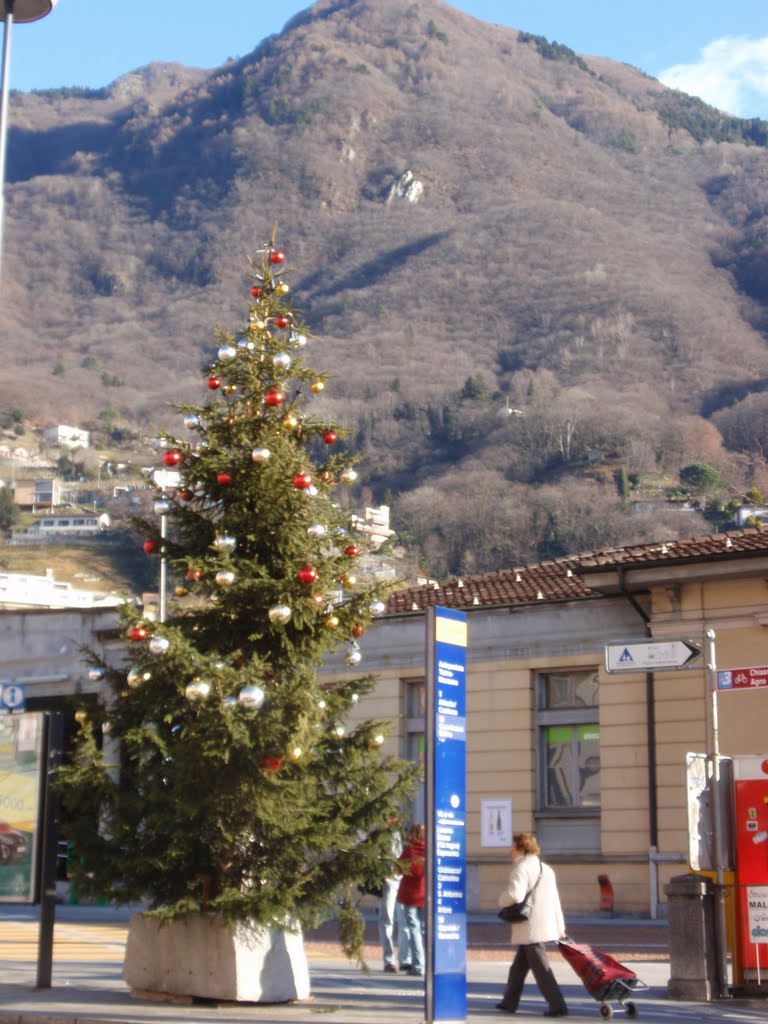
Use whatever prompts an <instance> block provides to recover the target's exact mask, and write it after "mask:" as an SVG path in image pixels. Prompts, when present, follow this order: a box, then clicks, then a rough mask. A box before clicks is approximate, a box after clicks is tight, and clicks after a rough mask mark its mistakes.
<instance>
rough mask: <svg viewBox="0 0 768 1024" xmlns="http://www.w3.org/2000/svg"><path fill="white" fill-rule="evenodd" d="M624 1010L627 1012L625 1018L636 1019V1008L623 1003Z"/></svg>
mask: <svg viewBox="0 0 768 1024" xmlns="http://www.w3.org/2000/svg"><path fill="white" fill-rule="evenodd" d="M624 1009H625V1010H626V1011H627V1016H628V1017H636V1016H637V1007H636V1006H635V1004H634V1003H624Z"/></svg>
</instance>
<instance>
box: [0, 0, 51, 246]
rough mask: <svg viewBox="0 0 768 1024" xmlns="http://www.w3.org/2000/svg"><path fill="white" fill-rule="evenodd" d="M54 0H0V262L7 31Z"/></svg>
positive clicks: (37, 16) (36, 18)
mask: <svg viewBox="0 0 768 1024" xmlns="http://www.w3.org/2000/svg"><path fill="white" fill-rule="evenodd" d="M57 2H58V0H0V21H2V22H3V65H2V72H0V265H2V255H3V222H4V220H5V150H6V143H7V139H8V81H9V79H10V73H11V30H12V29H13V23H14V22H19V23H21V24H23V23H24V22H27V21H39V20H40V18H44V17H45V16H46V14H50V13H51V11H52V10H53V8H54V7H55V6H56V3H57Z"/></svg>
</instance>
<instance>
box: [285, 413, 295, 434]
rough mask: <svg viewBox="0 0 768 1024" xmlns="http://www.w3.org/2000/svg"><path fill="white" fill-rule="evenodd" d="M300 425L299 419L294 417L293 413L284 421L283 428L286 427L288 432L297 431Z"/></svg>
mask: <svg viewBox="0 0 768 1024" xmlns="http://www.w3.org/2000/svg"><path fill="white" fill-rule="evenodd" d="M298 425H299V420H298V417H296V416H294V415H293V413H290V414H289V415H288V416H286V417H285V419H284V420H283V426H284V427H285V429H286V430H295V429H296V427H298Z"/></svg>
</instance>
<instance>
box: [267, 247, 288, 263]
mask: <svg viewBox="0 0 768 1024" xmlns="http://www.w3.org/2000/svg"><path fill="white" fill-rule="evenodd" d="M269 262H270V263H284V262H285V253H284V252H280V250H279V249H275V251H274V252H271V253H270V254H269Z"/></svg>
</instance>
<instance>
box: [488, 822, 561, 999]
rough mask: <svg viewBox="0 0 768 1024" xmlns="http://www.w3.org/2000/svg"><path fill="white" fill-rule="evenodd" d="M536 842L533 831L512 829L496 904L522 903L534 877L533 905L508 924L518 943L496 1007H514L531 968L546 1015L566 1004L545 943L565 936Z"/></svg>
mask: <svg viewBox="0 0 768 1024" xmlns="http://www.w3.org/2000/svg"><path fill="white" fill-rule="evenodd" d="M539 853H540V851H539V844H538V842H537V840H536V836H535V835H533V833H532V832H516V833H515V834H514V835H513V836H512V851H511V855H512V864H513V867H512V872H511V874H510V876H509V882H508V884H507V888H506V889H505V890H504V892H502V894H501V895H500V896H499V906H500V907H508V906H510V904H512V903H522V901H523V900H524V899H525V897H526V896H527V894H528V893H529V892H530V891H531V889H533V887H534V885H536V883H537V880H538V885H537V887H536V892H535V893H534V897H533V909H532V911H531V916H530V918H529V919H528V920H527V921H519V922H516V923H515V924H513V925H512V943H513V945H516V946H517V947H518V949H517V952H516V953H515V958H514V960H513V961H512V966H511V967H510V968H509V977H508V978H507V987H506V988H505V989H504V995H503V996H502V998H501V1002H500V1003H498V1004H497V1006H496V1009H497V1010H503V1011H505V1012H506V1013H514V1012H515V1011H516V1010H517V1007H518V1003H519V1002H520V996H521V995H522V994H523V985H524V984H525V979H526V977H527V975H528V971H533V976H534V978H535V979H536V984H537V985H538V986H539V991H540V992H541V994H542V995H543V996H544V998H545V999H546V1001H547V1003H548V1004H549V1009H548V1010H547V1011H545V1013H544V1016H545V1017H566V1016H567V1015H568V1007H567V1006H566V1005H565V1000H564V999H563V993H562V992H561V991H560V986H559V985H558V983H557V979H556V978H555V976H554V974H553V973H552V968H551V967H550V965H549V960H548V959H547V953H546V950H545V948H544V943H545V942H556V941H557V940H558V939H561V938H563V937H564V935H565V921H564V920H563V911H562V909H561V907H560V896H559V895H558V892H557V882H556V880H555V873H554V871H553V870H552V868H551V867H549V865H548V864H543V863H542V861H541V860H540V857H539Z"/></svg>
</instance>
